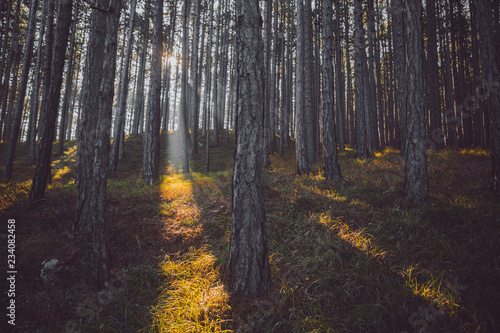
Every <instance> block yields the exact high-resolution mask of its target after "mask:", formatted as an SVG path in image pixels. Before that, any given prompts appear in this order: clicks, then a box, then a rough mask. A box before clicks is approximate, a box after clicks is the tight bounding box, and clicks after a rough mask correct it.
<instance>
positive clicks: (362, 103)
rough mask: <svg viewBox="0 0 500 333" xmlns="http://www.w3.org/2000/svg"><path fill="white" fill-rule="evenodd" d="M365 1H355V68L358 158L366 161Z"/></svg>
mask: <svg viewBox="0 0 500 333" xmlns="http://www.w3.org/2000/svg"><path fill="white" fill-rule="evenodd" d="M362 2H363V0H354V62H355V64H354V67H355V73H354V76H355V81H354V82H355V90H356V92H355V96H356V156H357V157H358V158H361V159H364V158H366V157H368V156H369V155H370V152H371V149H370V137H369V136H370V135H369V129H370V121H369V120H370V119H369V108H368V91H367V87H368V83H367V80H368V75H367V65H366V51H365V47H366V45H365V36H364V29H363V8H362Z"/></svg>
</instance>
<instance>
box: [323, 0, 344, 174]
mask: <svg viewBox="0 0 500 333" xmlns="http://www.w3.org/2000/svg"><path fill="white" fill-rule="evenodd" d="M337 10H338V8H337ZM332 24H333V0H324V3H323V52H322V56H323V131H324V133H323V148H324V155H325V178H326V179H339V178H340V177H341V174H340V165H339V162H338V156H337V141H336V140H335V137H336V135H335V134H336V133H335V105H334V93H333V89H334V87H333V84H332V83H333V63H332V54H333V52H332V49H333V47H332V45H333V42H332V40H333V27H332ZM337 61H339V59H337ZM337 103H338V101H337Z"/></svg>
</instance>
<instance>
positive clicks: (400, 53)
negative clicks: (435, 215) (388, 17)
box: [391, 0, 407, 156]
mask: <svg viewBox="0 0 500 333" xmlns="http://www.w3.org/2000/svg"><path fill="white" fill-rule="evenodd" d="M391 14H392V31H393V40H394V72H395V78H396V99H395V101H396V107H397V111H398V115H399V138H400V147H401V154H402V155H403V156H404V155H405V149H406V142H405V140H406V114H407V110H406V90H407V88H406V70H405V61H406V59H405V39H404V37H403V36H404V34H405V30H406V29H405V28H406V27H405V26H404V23H403V0H391Z"/></svg>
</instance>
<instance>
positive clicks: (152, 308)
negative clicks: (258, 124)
mask: <svg viewBox="0 0 500 333" xmlns="http://www.w3.org/2000/svg"><path fill="white" fill-rule="evenodd" d="M174 135H175V134H168V135H163V139H162V140H163V141H162V142H163V143H162V147H164V148H165V149H163V150H162V156H161V158H162V165H161V170H162V176H161V177H160V180H159V181H158V182H156V183H155V184H154V185H153V186H148V185H146V184H145V183H144V182H143V181H142V179H141V177H140V172H141V161H142V155H141V151H142V144H141V142H142V137H141V136H136V137H128V138H127V140H126V144H125V158H124V159H123V160H121V161H120V163H119V167H118V171H117V172H116V173H115V174H112V175H110V178H109V181H108V198H107V207H108V210H107V223H108V233H109V235H108V239H109V247H110V253H111V256H112V261H113V265H114V274H115V280H114V281H113V283H112V284H111V285H110V286H108V288H106V289H105V290H95V289H94V288H93V287H92V285H91V283H90V275H89V269H90V267H89V265H90V264H89V256H90V250H89V249H88V247H87V246H86V245H85V244H83V243H81V242H80V241H77V240H76V239H75V238H74V237H73V235H72V231H71V228H72V223H73V221H74V216H75V208H74V205H75V202H76V185H75V182H74V166H75V158H76V142H75V141H71V142H67V149H66V152H65V154H63V155H62V156H54V158H53V181H52V184H51V185H50V186H49V188H48V190H47V196H46V199H45V200H42V201H40V202H37V203H34V204H29V203H27V202H26V199H27V196H28V193H29V188H30V185H31V180H30V179H31V177H32V173H33V170H34V169H33V167H32V166H27V165H26V154H27V151H26V149H25V148H21V150H20V152H19V154H18V158H17V160H16V162H15V164H14V175H15V177H14V179H13V181H12V182H11V183H8V184H5V183H3V184H0V197H1V198H2V200H1V204H0V216H1V217H2V221H6V220H7V219H11V218H14V219H16V223H17V229H16V237H17V252H16V256H17V259H18V269H19V271H20V273H19V280H18V282H17V284H18V286H19V293H18V297H17V300H18V302H19V321H18V322H19V326H18V328H19V329H20V331H25V332H32V331H33V332H34V331H36V330H37V329H38V330H39V331H41V332H427V331H429V332H452V331H453V332H459V331H462V332H477V331H480V332H481V331H484V332H493V331H494V330H495V329H498V328H499V326H500V322H498V318H500V309H499V305H498V298H499V297H500V290H499V288H498V281H499V280H500V267H499V264H500V249H499V248H498V241H499V240H500V228H499V223H500V204H499V198H498V196H495V195H493V194H492V192H491V189H490V181H491V179H490V177H491V161H490V157H489V152H488V151H485V150H482V149H468V150H463V151H452V150H443V151H439V152H435V151H428V174H429V187H430V197H429V199H428V200H427V201H426V202H425V203H424V204H422V205H418V206H416V205H413V204H411V203H410V202H408V201H407V200H406V199H405V198H404V195H403V190H402V189H403V181H404V161H403V159H402V158H401V156H400V153H399V151H398V150H395V149H392V148H386V149H384V150H381V151H378V152H376V153H375V155H374V156H373V157H370V158H368V159H365V160H359V159H356V158H355V156H354V155H355V153H354V151H353V150H352V149H350V148H347V149H346V150H345V151H343V152H340V153H339V155H340V157H339V158H340V166H341V171H342V175H343V178H342V179H341V180H338V181H327V180H325V179H324V175H323V171H322V165H320V164H316V165H313V166H312V168H311V170H312V172H311V173H310V174H309V175H305V176H302V177H297V176H296V174H295V153H294V150H293V145H292V144H291V145H290V147H288V148H286V149H285V151H284V154H283V156H279V155H277V154H273V155H272V156H271V167H270V168H269V169H268V170H267V171H266V174H265V184H266V185H265V188H264V196H265V203H266V215H267V230H268V241H269V251H270V262H271V272H272V288H271V290H270V291H269V293H268V295H267V296H266V297H263V298H249V297H248V298H244V297H238V296H236V295H232V294H231V291H230V290H227V288H226V281H227V273H228V272H227V255H228V248H229V234H230V224H231V176H232V156H233V149H234V138H233V135H230V136H229V138H230V140H229V147H226V146H225V144H224V136H221V137H220V138H221V143H220V144H219V145H217V146H215V145H212V147H211V161H212V165H211V172H208V173H206V172H204V166H205V164H204V163H205V153H204V145H203V148H201V149H200V152H199V153H198V155H196V156H194V157H193V158H192V160H191V173H189V174H186V175H182V174H178V173H177V171H178V163H177V161H175V156H176V153H175V152H173V151H172V149H173V147H174V146H175V144H172V143H175V138H174V137H173V136H174ZM201 142H202V143H203V138H202V141H201ZM0 151H2V152H3V151H5V146H4V144H0ZM54 151H57V150H56V149H55V150H54ZM4 225H5V223H4ZM2 232H5V231H2ZM2 239H3V238H2ZM3 248H6V246H4V247H3ZM53 258H58V259H59V260H62V261H63V262H64V263H65V265H64V268H63V270H62V271H61V273H60V275H59V277H58V279H57V280H55V281H54V282H52V283H49V284H46V283H45V284H44V283H43V281H42V280H41V279H40V269H41V263H42V262H43V261H48V260H51V259H53ZM2 265H4V264H2ZM2 267H3V266H2Z"/></svg>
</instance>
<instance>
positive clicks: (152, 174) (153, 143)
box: [142, 0, 163, 185]
mask: <svg viewBox="0 0 500 333" xmlns="http://www.w3.org/2000/svg"><path fill="white" fill-rule="evenodd" d="M154 4H155V6H154V17H153V22H154V23H153V57H152V59H151V76H150V80H149V81H150V84H149V87H150V88H149V98H148V111H147V113H148V117H147V119H146V130H145V131H144V139H143V142H144V152H143V155H142V178H143V179H144V181H145V182H146V183H147V184H149V185H153V182H155V181H156V180H158V179H159V177H160V125H161V110H160V99H161V61H162V60H161V59H162V55H163V34H162V22H163V0H156V1H155V2H154Z"/></svg>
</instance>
